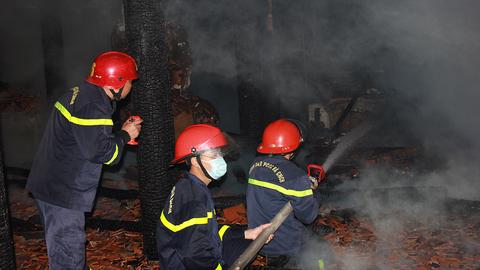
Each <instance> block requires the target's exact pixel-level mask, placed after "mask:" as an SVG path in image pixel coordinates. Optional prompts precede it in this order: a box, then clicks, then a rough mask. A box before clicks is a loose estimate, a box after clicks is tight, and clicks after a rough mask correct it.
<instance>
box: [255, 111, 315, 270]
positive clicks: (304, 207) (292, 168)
mask: <svg viewBox="0 0 480 270" xmlns="http://www.w3.org/2000/svg"><path fill="white" fill-rule="evenodd" d="M302 142H303V137H302V133H301V129H300V128H299V126H297V125H296V124H295V123H294V122H292V121H290V120H285V119H280V120H277V121H274V122H272V123H270V124H269V125H268V126H267V127H266V128H265V130H264V132H263V137H262V142H261V144H260V145H259V146H258V147H257V152H258V153H260V154H262V155H260V156H259V157H257V158H256V159H255V160H254V163H253V165H252V167H251V169H250V173H249V179H248V187H247V216H248V227H249V228H254V227H256V226H258V225H259V224H263V223H265V222H268V221H269V220H271V219H272V218H273V217H274V216H275V215H276V214H277V213H278V212H279V211H280V209H281V208H282V207H283V206H284V205H285V204H286V203H287V202H290V203H291V205H292V207H293V213H291V214H290V215H289V216H288V217H287V219H286V220H285V221H284V222H283V224H282V225H280V227H279V228H278V230H277V231H276V232H275V238H274V239H273V240H272V241H271V242H270V243H268V244H266V245H265V246H264V247H263V248H262V249H261V250H260V254H261V255H262V256H264V257H266V259H267V266H268V267H272V268H275V269H277V268H282V267H284V266H285V265H287V263H288V267H297V266H298V265H299V263H298V262H296V261H298V260H299V259H298V258H299V256H300V253H301V251H302V249H303V245H304V241H303V239H304V230H305V227H306V226H305V224H310V223H312V222H313V221H314V220H315V218H316V217H317V214H318V208H319V204H318V200H317V199H316V198H315V197H314V196H313V191H312V188H316V187H317V183H316V180H315V179H313V178H310V177H309V176H308V175H307V173H306V172H305V171H304V170H302V169H300V168H299V167H297V165H295V164H294V163H293V162H292V161H291V160H292V159H293V157H294V155H295V152H296V151H297V149H298V148H299V147H300V145H301V143H302ZM312 182H313V183H312ZM317 269H318V268H317Z"/></svg>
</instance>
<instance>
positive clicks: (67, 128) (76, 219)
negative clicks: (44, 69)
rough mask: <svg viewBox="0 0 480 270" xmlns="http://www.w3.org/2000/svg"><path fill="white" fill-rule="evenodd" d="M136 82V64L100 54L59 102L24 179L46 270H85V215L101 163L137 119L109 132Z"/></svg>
mask: <svg viewBox="0 0 480 270" xmlns="http://www.w3.org/2000/svg"><path fill="white" fill-rule="evenodd" d="M136 78H137V67H136V64H135V60H134V59H133V58H132V57H131V56H129V55H127V54H125V53H120V52H106V53H103V54H101V55H99V56H98V57H97V58H96V59H95V61H94V63H93V65H92V70H91V73H90V76H88V78H87V80H86V82H84V83H82V84H81V85H79V86H78V87H74V88H72V89H71V91H69V92H68V93H66V94H65V95H63V96H62V97H60V99H59V100H58V101H57V102H56V103H55V108H54V109H53V112H52V114H51V116H50V119H49V121H48V123H47V126H46V128H45V132H44V134H43V138H42V141H41V143H40V146H39V149H38V152H37V155H36V157H35V160H34V162H33V165H32V168H31V172H30V175H29V177H28V182H27V189H28V190H29V191H30V192H31V193H32V194H33V196H34V197H35V200H36V202H37V206H38V209H39V211H40V216H41V218H42V222H43V225H44V228H45V240H46V243H47V251H48V259H49V268H50V269H51V270H57V269H58V270H65V269H88V267H87V266H86V263H85V241H86V240H85V215H84V214H85V213H84V212H90V211H91V210H92V207H93V201H94V198H95V194H96V191H97V186H98V183H99V178H100V174H101V170H102V166H103V164H106V165H113V164H116V163H118V161H119V160H120V157H121V153H122V150H123V148H124V146H125V144H126V143H127V142H128V141H129V140H130V139H134V138H136V137H137V136H138V134H139V132H140V129H141V126H140V123H141V120H135V121H133V120H127V121H126V122H125V123H124V124H123V126H122V130H120V132H118V133H117V134H114V133H112V126H113V121H112V119H111V117H112V114H113V113H114V108H115V106H114V104H115V103H113V104H112V101H114V102H115V101H118V100H120V99H123V98H125V97H126V96H127V95H128V93H129V92H130V90H131V87H132V80H134V79H136Z"/></svg>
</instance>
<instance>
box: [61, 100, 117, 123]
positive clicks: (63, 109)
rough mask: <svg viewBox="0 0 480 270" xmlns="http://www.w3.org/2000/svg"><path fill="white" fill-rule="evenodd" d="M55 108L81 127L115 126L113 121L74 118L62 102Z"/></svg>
mask: <svg viewBox="0 0 480 270" xmlns="http://www.w3.org/2000/svg"><path fill="white" fill-rule="evenodd" d="M55 108H57V110H58V111H60V113H61V114H62V115H63V116H64V117H65V118H66V119H67V120H68V121H69V122H71V123H73V124H76V125H79V126H113V121H112V119H84V118H78V117H75V116H73V115H72V114H71V113H70V112H69V111H68V110H67V109H66V108H65V107H64V106H63V105H62V104H61V103H60V102H58V101H57V102H56V103H55Z"/></svg>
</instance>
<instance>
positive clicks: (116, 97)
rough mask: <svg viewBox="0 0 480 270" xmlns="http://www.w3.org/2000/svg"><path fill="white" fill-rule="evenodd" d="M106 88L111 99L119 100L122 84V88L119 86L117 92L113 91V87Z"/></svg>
mask: <svg viewBox="0 0 480 270" xmlns="http://www.w3.org/2000/svg"><path fill="white" fill-rule="evenodd" d="M108 90H110V93H112V96H113V100H115V101H120V99H122V92H123V86H122V88H120V89H119V90H118V92H117V93H115V91H113V88H110V89H108Z"/></svg>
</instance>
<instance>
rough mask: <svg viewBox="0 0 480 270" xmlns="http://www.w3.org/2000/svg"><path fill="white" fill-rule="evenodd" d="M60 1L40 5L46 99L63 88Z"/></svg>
mask: <svg viewBox="0 0 480 270" xmlns="http://www.w3.org/2000/svg"><path fill="white" fill-rule="evenodd" d="M59 5H60V2H59V1H53V3H52V4H48V5H46V4H45V5H42V21H41V31H42V47H43V57H44V59H43V63H44V72H45V86H46V95H47V100H49V101H52V99H54V98H56V97H57V95H59V94H60V93H62V92H63V91H64V90H65V79H64V78H65V76H64V55H63V34H62V24H61V21H60V12H58V8H59Z"/></svg>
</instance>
